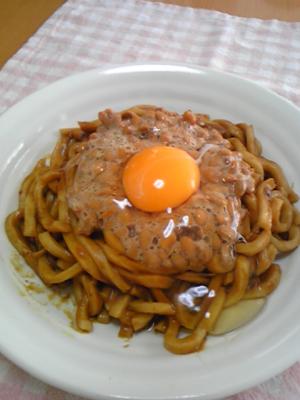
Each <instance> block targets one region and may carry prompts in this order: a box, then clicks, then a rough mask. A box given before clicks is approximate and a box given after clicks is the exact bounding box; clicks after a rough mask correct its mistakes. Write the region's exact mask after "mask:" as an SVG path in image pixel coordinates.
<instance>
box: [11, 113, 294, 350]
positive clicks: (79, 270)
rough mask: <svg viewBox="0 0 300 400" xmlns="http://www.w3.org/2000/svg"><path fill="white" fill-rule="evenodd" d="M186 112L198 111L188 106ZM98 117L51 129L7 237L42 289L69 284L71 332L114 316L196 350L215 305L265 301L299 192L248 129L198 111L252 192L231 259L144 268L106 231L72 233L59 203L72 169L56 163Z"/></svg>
mask: <svg viewBox="0 0 300 400" xmlns="http://www.w3.org/2000/svg"><path fill="white" fill-rule="evenodd" d="M149 109H150V107H143V106H137V107H133V108H131V109H130V110H125V111H123V113H128V112H130V113H131V114H130V115H131V116H132V118H133V119H134V118H136V119H138V118H139V117H141V115H143V114H145V113H147V112H149ZM121 114H122V113H121ZM193 117H195V118H196V117H197V114H192V113H191V112H189V118H193ZM101 123H102V122H101V121H100V120H99V119H97V120H95V121H89V122H79V127H78V128H70V129H61V130H60V138H59V140H58V142H57V144H56V147H55V149H54V150H53V152H52V154H51V156H50V159H49V157H45V158H43V159H41V160H40V161H38V163H37V164H36V166H35V167H34V169H33V170H32V172H31V173H30V174H29V175H28V176H27V177H26V178H25V179H24V181H23V183H22V185H21V188H20V192H19V205H18V209H17V210H16V211H14V212H13V213H11V214H10V215H9V216H8V217H7V219H6V232H7V236H8V238H9V240H10V241H11V243H12V244H13V246H14V247H15V248H16V250H17V251H18V252H19V254H20V255H21V256H22V257H23V258H24V259H25V261H26V263H27V264H29V265H30V267H31V268H32V269H33V270H34V272H35V273H36V274H37V275H38V276H39V278H40V279H41V280H42V281H43V282H44V284H45V285H47V286H52V285H57V286H58V287H59V285H62V286H65V283H66V282H68V284H69V285H70V287H71V289H72V294H73V296H74V299H75V302H76V312H75V325H76V328H77V329H78V330H80V331H82V332H90V331H91V330H92V327H93V323H94V322H100V323H108V322H110V321H118V323H119V326H120V331H119V335H120V336H122V337H131V336H132V335H133V334H134V333H135V332H138V331H141V330H143V329H146V328H148V327H149V326H150V325H152V326H153V329H154V330H155V331H156V332H160V333H162V334H163V335H164V346H165V348H166V349H167V350H169V351H170V352H173V353H176V354H186V353H191V352H195V351H198V350H201V349H202V348H203V345H204V342H205V339H206V337H207V335H208V334H209V333H210V332H211V331H212V329H213V327H214V326H215V323H216V321H217V319H218V317H219V315H220V314H221V312H222V310H223V309H224V308H227V307H229V306H232V305H234V304H237V303H238V302H240V301H241V300H243V299H256V298H263V297H266V296H268V295H269V294H270V293H272V292H273V291H274V290H275V289H276V287H277V286H278V284H279V281H280V276H281V272H280V267H279V265H278V264H277V263H276V262H275V259H276V257H277V256H278V255H279V254H281V253H287V252H290V251H292V250H294V249H295V248H296V247H297V246H298V245H299V240H300V230H299V229H300V228H299V225H300V215H299V212H298V211H297V210H296V208H295V207H294V205H293V203H295V202H296V201H297V199H298V197H297V195H296V194H295V193H294V191H293V190H292V188H291V187H290V186H289V185H288V183H287V181H286V179H285V177H284V175H283V172H282V170H281V169H280V167H279V166H278V165H277V164H276V163H274V162H273V161H270V160H268V159H266V158H264V157H263V156H262V154H261V152H262V149H261V145H260V143H259V142H258V140H257V139H256V138H255V136H254V134H253V129H252V127H251V126H249V125H246V124H243V123H241V124H233V123H231V122H229V121H226V120H210V119H209V117H207V116H202V118H201V124H202V126H206V127H210V128H213V129H216V130H217V131H218V132H220V133H221V134H222V136H223V138H224V139H227V140H228V141H229V143H230V146H231V149H232V150H234V151H237V152H239V153H240V154H241V156H242V159H243V160H244V161H245V162H246V163H247V164H248V165H249V166H250V167H251V170H252V171H253V173H254V176H255V190H254V191H253V192H251V193H246V194H244V195H243V197H242V205H243V208H244V209H245V211H246V212H244V214H243V218H242V220H241V221H240V224H239V227H238V232H239V234H240V238H241V240H239V241H238V242H237V243H236V245H235V262H234V264H233V265H232V266H230V267H228V266H226V265H224V264H223V263H222V262H221V261H220V259H219V258H218V257H214V256H213V257H212V260H211V261H210V262H209V265H207V268H204V269H202V270H201V271H195V270H187V271H184V272H181V273H178V271H177V272H176V271H174V272H173V273H169V274H163V273H161V274H160V273H153V272H150V271H149V270H148V269H147V267H146V266H145V265H143V263H141V262H139V261H136V260H134V259H132V258H130V257H128V255H126V253H125V252H124V247H123V246H122V243H121V242H120V240H119V239H118V238H117V237H116V236H115V235H114V234H113V232H112V231H110V230H102V231H101V232H99V231H95V232H93V233H92V234H90V235H83V234H79V233H78V230H77V229H76V226H77V220H76V216H75V215H74V214H73V212H72V210H71V209H70V207H69V205H68V198H67V191H66V180H67V179H68V180H70V179H72V176H66V173H68V174H75V172H76V171H74V170H72V169H69V170H67V171H68V172H66V170H65V169H64V167H65V165H66V164H67V162H68V161H69V160H72V159H73V158H74V157H75V156H76V155H77V154H78V153H80V151H82V149H83V148H84V145H85V143H87V141H88V140H89V136H90V135H91V134H92V133H94V132H95V131H96V130H97V128H98V126H99V125H100V124H101ZM183 333H184V335H182V334H183Z"/></svg>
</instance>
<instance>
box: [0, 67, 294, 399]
mask: <svg viewBox="0 0 300 400" xmlns="http://www.w3.org/2000/svg"><path fill="white" fill-rule="evenodd" d="M142 67H146V68H148V69H147V70H146V69H144V70H143V69H141V68H142ZM161 67H164V68H168V67H171V70H172V71H174V72H188V70H190V72H196V71H200V72H205V73H206V74H212V75H214V74H216V75H219V76H223V77H224V76H225V77H226V76H227V77H229V78H230V79H233V80H235V81H236V82H237V81H239V82H242V83H247V84H250V85H252V86H253V87H255V88H256V89H258V90H260V91H261V92H265V93H267V94H268V95H272V97H274V96H275V97H276V98H277V99H278V100H280V101H283V102H285V103H286V104H287V105H288V106H289V107H292V109H293V110H294V111H295V112H297V113H299V116H300V108H299V107H297V105H295V104H294V103H293V102H292V101H290V100H289V99H286V98H285V97H283V96H281V95H279V94H278V93H276V92H274V91H273V90H271V89H269V88H266V87H265V86H262V85H261V84H259V83H257V82H255V81H253V80H251V79H249V78H244V77H242V76H239V75H235V74H233V73H230V72H224V71H221V70H216V69H212V68H209V67H202V66H197V65H193V64H185V63H169V62H159V63H158V62H146V63H143V62H141V63H129V64H114V65H107V66H104V67H100V68H93V69H90V70H86V71H84V72H79V73H75V74H71V75H68V76H66V77H63V78H60V79H58V80H56V81H54V82H52V83H50V84H48V85H47V84H46V85H45V86H43V87H42V88H40V89H38V90H37V91H34V92H32V93H30V94H29V95H28V96H25V97H24V98H22V99H21V100H19V101H18V102H16V103H15V104H13V105H12V106H11V107H10V108H8V109H7V110H5V111H4V112H3V113H2V114H1V115H0V124H2V121H3V119H4V120H5V119H6V118H8V119H9V118H10V115H11V114H13V113H14V112H15V110H17V109H18V108H21V107H23V104H24V103H25V104H26V102H28V101H29V100H30V101H34V100H35V99H36V98H38V97H39V96H40V95H41V94H43V93H44V92H47V91H48V90H49V89H50V88H51V89H55V87H56V86H57V87H59V86H60V85H61V84H62V83H63V82H65V81H68V82H70V81H72V80H74V79H75V80H77V79H79V78H80V77H82V76H86V77H88V76H90V75H93V74H100V75H103V74H105V73H111V72H112V71H114V72H113V73H122V72H123V73H124V72H125V73H126V72H128V71H130V72H141V71H142V70H143V71H147V72H151V71H152V72H155V71H157V72H159V71H161V70H160V69H159V68H161ZM151 68H153V69H151ZM116 71H117V72H116ZM0 135H1V134H0ZM0 350H1V352H2V353H3V354H4V355H5V356H6V357H7V358H8V359H10V360H12V361H13V362H14V363H15V364H16V365H18V366H20V367H21V368H22V369H24V370H25V371H27V372H29V373H30V374H32V375H33V376H35V377H37V378H38V379H39V380H41V381H43V382H45V383H47V384H50V385H53V386H56V387H59V388H61V389H62V390H66V391H68V392H71V393H74V394H77V395H81V396H87V395H88V396H91V395H89V394H87V392H86V391H82V392H80V391H79V390H78V388H76V392H75V391H74V388H73V389H72V387H70V385H68V384H66V383H65V382H63V381H62V382H60V383H59V384H58V383H57V381H56V380H54V379H52V378H49V375H47V374H44V373H43V372H42V371H37V370H34V369H31V368H28V365H27V364H26V363H24V362H23V361H24V360H23V361H22V357H18V354H14V353H13V351H12V349H5V348H3V346H2V342H1V341H0ZM9 350H11V351H9ZM299 350H300V349H298V353H299V354H298V353H297V352H296V351H295V352H294V353H293V354H292V355H289V356H287V355H286V358H285V362H284V363H282V359H281V362H280V363H278V362H277V363H274V364H273V368H271V367H270V369H268V373H267V372H266V371H263V373H262V374H261V375H260V379H257V378H256V379H252V380H251V379H250V380H248V384H247V385H245V383H244V384H240V386H238V385H236V386H235V389H234V391H232V389H231V390H230V389H228V390H227V392H225V393H224V394H222V396H224V395H226V396H228V395H231V394H233V393H236V392H237V391H239V390H246V389H247V388H249V387H252V386H253V385H257V384H259V383H261V382H263V381H265V380H266V379H268V378H270V377H272V376H274V375H276V374H277V373H280V372H281V371H283V370H284V369H286V368H288V367H289V366H291V365H292V364H293V363H294V362H296V361H298V360H299V357H300V351H299ZM279 365H280V366H279ZM271 371H272V372H271ZM193 397H194V398H195V396H193V395H191V396H190V395H187V397H186V398H193ZM197 397H198V396H197ZM91 398H103V399H104V398H112V399H116V398H117V397H116V396H114V395H112V396H109V395H107V394H105V395H101V394H99V395H98V396H97V397H93V396H92V397H91ZM119 398H120V397H119ZM127 398H128V397H127ZM131 398H132V399H133V398H135V397H131ZM148 398H149V399H150V397H143V399H144V400H146V399H148ZM172 398H174V397H172ZM180 398H182V397H178V399H180ZM199 398H200V397H199ZM204 398H206V399H213V398H215V397H214V396H213V397H212V396H208V397H207V396H206V397H204ZM155 399H156V400H158V399H160V397H155ZM161 399H167V397H165V396H164V397H161ZM170 399H171V398H170Z"/></svg>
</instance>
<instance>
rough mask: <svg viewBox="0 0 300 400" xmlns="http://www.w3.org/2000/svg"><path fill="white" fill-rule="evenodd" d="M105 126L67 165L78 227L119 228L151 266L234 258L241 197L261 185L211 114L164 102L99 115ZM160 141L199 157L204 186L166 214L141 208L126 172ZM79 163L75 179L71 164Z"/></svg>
mask: <svg viewBox="0 0 300 400" xmlns="http://www.w3.org/2000/svg"><path fill="white" fill-rule="evenodd" d="M99 118H100V121H101V122H102V124H101V125H100V126H99V128H98V130H97V132H96V133H93V134H91V135H90V137H89V139H88V141H87V142H86V144H85V145H84V146H82V147H83V149H82V151H81V152H80V153H79V154H77V155H76V156H75V157H74V158H73V159H71V160H70V161H69V162H68V164H67V165H66V167H65V171H66V181H67V199H68V204H69V207H70V208H71V209H72V211H73V212H74V214H75V215H76V217H77V219H78V226H77V230H78V233H81V234H85V235H89V234H91V233H92V232H93V231H95V230H99V229H107V230H111V231H112V232H113V233H114V234H115V235H116V236H117V237H118V238H119V240H120V241H121V243H122V244H123V246H124V249H125V252H126V254H127V255H128V256H129V257H131V258H132V259H134V260H137V261H140V262H143V263H144V264H145V265H147V267H148V268H149V271H150V272H159V273H173V272H175V271H185V270H196V271H201V270H203V269H204V268H205V265H206V264H207V263H208V262H209V260H210V259H211V257H212V255H213V254H219V255H220V257H221V260H222V262H224V263H230V262H232V260H233V258H234V251H233V250H234V244H235V243H236V241H237V240H238V232H237V228H238V225H239V222H240V219H241V216H242V215H243V212H244V210H243V209H242V206H241V200H240V199H241V196H242V195H243V194H244V193H246V192H252V191H253V190H254V179H253V172H252V170H250V167H249V166H248V165H247V164H246V163H244V162H243V161H242V157H241V155H240V154H239V153H237V152H233V151H231V150H230V145H229V142H228V141H227V140H226V139H223V137H222V135H221V133H220V132H218V130H216V129H215V128H213V127H211V126H209V125H206V124H205V117H204V116H203V115H200V114H199V115H198V114H196V115H195V114H192V113H190V112H186V113H184V114H183V115H179V114H177V113H174V112H168V111H165V110H163V109H160V108H157V109H155V110H153V109H151V110H150V109H149V112H147V113H145V115H143V117H137V116H136V115H135V114H132V113H130V112H125V113H122V114H121V113H113V112H112V111H111V110H106V111H104V112H102V113H100V114H99ZM157 145H164V146H173V147H177V148H180V149H183V150H185V151H186V152H187V153H189V154H190V155H191V156H192V157H193V158H194V159H195V162H197V163H198V165H199V168H200V174H201V184H200V187H199V190H198V191H197V192H196V193H195V194H193V195H192V196H191V197H190V198H189V199H188V200H187V201H186V202H185V203H183V204H182V205H180V206H178V207H176V208H174V209H170V208H168V209H166V210H165V211H164V212H157V213H149V212H143V211H140V210H138V209H136V208H135V207H133V206H132V205H131V204H130V202H129V201H128V199H127V198H126V196H125V192H124V189H123V186H122V174H123V170H124V167H125V165H126V163H127V161H128V160H129V159H130V157H131V156H132V155H134V154H136V153H137V152H139V151H140V150H142V149H144V148H146V147H151V146H157ZM74 166H75V167H76V172H75V175H74V178H72V179H71V178H70V176H71V174H68V169H71V168H74Z"/></svg>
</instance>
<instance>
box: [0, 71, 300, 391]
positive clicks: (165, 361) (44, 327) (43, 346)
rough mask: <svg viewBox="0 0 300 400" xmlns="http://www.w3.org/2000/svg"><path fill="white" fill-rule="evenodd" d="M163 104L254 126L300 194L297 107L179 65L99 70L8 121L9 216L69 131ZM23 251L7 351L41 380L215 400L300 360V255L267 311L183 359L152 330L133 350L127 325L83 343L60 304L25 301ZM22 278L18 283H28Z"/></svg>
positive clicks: (10, 296)
mask: <svg viewBox="0 0 300 400" xmlns="http://www.w3.org/2000/svg"><path fill="white" fill-rule="evenodd" d="M140 103H142V104H156V105H161V106H164V107H166V108H167V109H171V110H175V111H184V110H186V109H188V108H190V109H192V110H194V111H198V112H203V113H208V114H210V115H211V117H213V118H226V119H230V120H232V121H235V122H239V121H245V122H248V123H252V124H253V125H254V126H255V128H256V133H257V136H258V137H259V139H260V140H261V141H262V144H263V147H264V150H265V154H267V155H268V156H270V157H272V158H273V159H274V160H277V161H279V162H280V164H281V165H282V166H283V168H284V171H285V172H286V174H287V176H288V178H289V180H290V181H291V182H293V183H294V184H295V187H296V190H298V192H299V191H300V178H299V171H300V157H299V144H300V137H299V132H300V112H299V110H298V109H297V108H296V107H295V106H293V105H292V104H291V103H289V102H288V101H286V100H284V99H282V98H280V97H279V96H277V95H275V94H273V93H271V92H270V91H267V90H265V89H263V88H261V87H259V86H257V85H256V84H254V83H252V82H250V81H246V80H243V79H241V78H237V77H235V76H232V75H229V74H224V73H220V72H214V71H210V70H207V69H202V68H201V69H197V68H193V67H187V66H175V65H135V66H124V67H116V68H112V69H110V70H106V71H102V70H93V71H88V72H86V73H83V74H79V75H75V76H71V77H68V78H66V79H63V80H60V81H58V82H56V83H54V84H52V85H50V86H48V87H47V88H45V89H42V90H40V91H39V92H37V93H35V94H33V95H31V96H29V97H27V98H26V99H25V100H23V101H21V102H20V103H19V104H17V105H15V106H14V107H12V108H11V109H10V110H9V111H8V112H6V113H5V114H4V115H2V117H1V118H0V132H1V134H0V166H1V167H0V187H1V210H0V218H1V221H4V219H5V216H6V215H7V214H8V212H9V211H11V210H13V209H14V207H15V205H16V197H17V189H18V187H19V183H20V181H21V179H22V178H23V177H24V175H25V174H26V172H27V171H29V170H30V169H31V168H32V166H33V165H34V163H35V162H36V161H37V159H38V158H39V157H40V156H42V155H43V154H45V153H46V152H47V151H49V150H50V149H51V148H52V146H53V144H54V142H55V140H56V137H57V133H56V132H57V129H58V128H60V127H67V126H74V124H75V122H76V121H77V120H88V119H94V118H95V116H96V115H97V112H98V111H99V110H101V109H104V108H106V107H111V108H113V109H114V110H121V109H123V108H125V107H128V106H132V105H135V104H140ZM11 251H12V248H11V246H10V244H9V242H8V240H7V238H6V236H5V234H4V232H3V229H1V233H0V254H1V269H0V321H1V323H0V325H1V329H0V349H1V351H2V352H3V353H4V354H5V355H6V356H7V357H8V358H10V359H11V360H13V361H14V362H15V363H16V364H18V365H19V366H21V367H22V368H24V369H25V370H27V371H28V372H30V373H31V374H32V375H35V376H36V377H38V378H40V379H42V380H43V381H46V382H48V383H49V384H52V385H55V386H57V387H59V388H62V389H65V390H67V391H70V392H73V393H76V394H79V395H83V396H86V397H89V398H92V399H107V398H109V397H111V398H117V397H118V398H131V399H132V398H134V399H175V398H176V399H183V398H185V399H189V398H200V399H215V398H218V397H225V396H227V395H229V394H232V393H235V392H238V391H241V390H243V389H246V388H248V387H250V386H253V385H255V384H258V383H260V382H262V381H264V380H265V379H267V378H269V377H271V376H273V375H275V374H277V373H279V372H280V371H282V370H283V369H285V368H287V367H288V366H290V365H291V364H292V363H294V362H295V361H296V360H297V359H299V355H300V346H299V341H300V319H299V315H300V295H299V283H300V269H299V262H300V260H299V256H300V253H299V252H295V253H293V254H291V255H289V257H288V258H286V259H285V260H282V262H281V265H283V277H282V282H281V284H280V287H279V289H278V290H277V291H276V292H275V293H274V294H273V295H272V296H271V297H270V299H269V301H268V303H267V306H266V307H265V308H264V310H263V312H262V313H261V314H260V315H259V316H258V318H256V319H255V320H254V321H253V322H252V323H250V324H249V325H248V326H245V327H244V328H242V329H240V330H238V331H236V332H235V333H233V334H229V335H226V336H224V337H222V338H218V339H216V338H214V339H210V340H209V341H208V344H207V346H206V349H205V351H204V352H201V353H197V354H192V355H187V356H174V355H172V354H170V353H168V352H167V351H165V350H164V349H163V346H162V338H161V336H159V335H154V334H153V333H151V332H146V333H142V334H139V335H137V337H135V338H134V339H132V340H131V341H130V343H129V347H125V346H124V342H122V341H121V340H120V339H118V338H117V337H116V335H117V329H116V327H115V326H112V325H109V326H105V325H98V326H96V328H95V330H94V332H93V333H92V334H89V335H82V334H79V333H76V332H74V331H72V330H71V328H69V327H68V326H67V321H66V320H65V319H64V318H63V316H62V315H61V313H60V312H59V311H57V310H56V308H55V307H53V306H51V305H50V306H46V305H40V303H39V301H37V300H36V298H35V296H31V295H29V296H28V295H27V296H24V293H23V295H20V291H21V292H22V288H21V286H22V284H26V282H27V283H28V280H29V281H30V279H31V277H27V278H24V279H23V280H22V279H20V278H18V277H17V274H16V273H15V272H14V270H13V269H12V268H11V265H10V255H11ZM16 277H17V278H16Z"/></svg>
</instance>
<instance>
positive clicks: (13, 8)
mask: <svg viewBox="0 0 300 400" xmlns="http://www.w3.org/2000/svg"><path fill="white" fill-rule="evenodd" d="M152 1H158V0H152ZM159 1H160V2H162V3H168V4H176V5H181V6H189V7H196V8H206V9H210V10H218V11H222V12H226V13H229V14H232V15H238V16H241V17H256V18H263V19H273V18H275V19H279V20H283V21H300V2H299V0H251V1H249V0H231V1H228V0H159ZM63 3H64V0H51V1H48V0H26V1H23V0H10V1H3V2H0V43H1V51H0V66H2V65H3V64H4V63H5V62H6V61H7V60H8V59H9V58H10V57H11V56H12V55H13V54H14V53H15V52H16V51H17V50H18V49H19V48H20V47H21V46H22V44H23V43H24V42H25V41H26V40H27V39H28V38H29V37H30V36H31V35H32V34H33V33H34V32H35V31H36V30H37V29H38V28H39V26H40V25H42V24H43V22H44V21H45V20H46V19H47V18H48V17H49V16H50V15H51V14H52V13H53V12H54V11H55V10H56V9H57V8H58V7H59V6H60V5H61V4H63Z"/></svg>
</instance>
